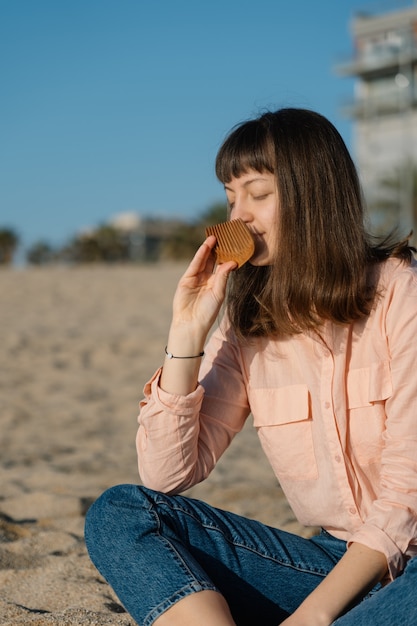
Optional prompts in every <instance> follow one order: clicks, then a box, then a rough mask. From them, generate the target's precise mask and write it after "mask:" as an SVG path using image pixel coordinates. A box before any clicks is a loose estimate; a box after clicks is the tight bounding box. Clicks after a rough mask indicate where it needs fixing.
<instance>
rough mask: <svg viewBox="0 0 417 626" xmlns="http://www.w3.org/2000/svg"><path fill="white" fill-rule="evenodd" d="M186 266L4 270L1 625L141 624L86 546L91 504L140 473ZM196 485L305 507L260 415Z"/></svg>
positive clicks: (249, 500) (274, 512)
mask: <svg viewBox="0 0 417 626" xmlns="http://www.w3.org/2000/svg"><path fill="white" fill-rule="evenodd" d="M183 267H184V266H183V265H175V264H158V265H149V266H146V265H145V266H120V267H104V266H97V267H83V268H41V269H31V268H28V269H26V268H25V269H2V270H1V271H0V293H1V307H0V343H1V346H2V349H1V351H0V423H1V438H0V446H1V454H0V484H1V490H0V624H1V625H2V626H9V625H12V624H13V625H25V626H26V625H28V626H29V625H30V626H35V625H36V626H40V625H49V624H59V625H60V626H67V625H71V626H72V625H80V626H81V625H87V624H88V625H94V626H96V625H103V626H107V625H110V624H111V625H113V624H118V625H125V626H127V625H130V626H134V622H133V620H132V619H131V618H130V617H129V616H128V615H127V614H126V612H125V611H124V609H123V607H122V606H121V605H120V603H119V601H118V599H117V598H116V596H115V595H114V594H113V592H112V590H111V589H110V587H109V586H108V585H107V584H106V583H105V581H104V580H103V579H102V578H101V576H100V575H99V574H98V572H97V571H96V569H95V568H94V566H93V565H92V564H91V562H90V560H89V558H88V556H87V552H86V549H85V546H84V539H83V527H84V516H85V512H86V510H87V509H88V507H89V505H90V504H91V502H92V501H94V500H95V498H97V497H98V496H99V495H100V493H101V492H102V491H104V490H105V489H106V488H107V487H110V486H111V485H115V484H119V483H138V482H139V476H138V472H137V462H136V451H135V433H136V428H137V421H136V419H137V410H138V409H137V407H138V402H139V400H140V399H141V397H142V388H143V385H144V383H145V382H146V380H147V379H148V378H149V377H150V375H151V374H152V373H153V372H154V370H155V369H156V368H157V367H158V365H160V364H161V362H162V360H163V350H164V345H165V339H166V333H167V329H168V324H169V319H170V311H171V299H172V295H173V292H174V289H175V285H176V282H177V279H178V278H179V276H180V274H181V272H182V271H183ZM188 493H189V494H191V495H193V496H194V497H198V498H202V499H205V500H207V501H209V502H210V503H212V504H214V505H216V506H220V507H223V508H227V509H229V510H232V511H235V512H237V513H241V514H244V515H248V516H250V517H253V518H256V519H259V520H262V521H264V522H266V523H269V524H272V525H274V526H279V527H281V528H285V529H287V530H291V531H295V532H298V533H300V534H303V535H306V536H307V535H309V534H311V530H310V529H303V528H302V527H300V526H299V525H298V524H297V522H296V521H295V520H294V518H293V515H292V513H291V511H290V509H289V507H288V505H287V503H286V500H285V498H284V496H283V494H282V492H281V490H280V487H279V485H278V484H277V481H276V479H275V477H274V476H273V474H272V471H271V469H270V468H269V465H268V464H267V461H266V460H265V458H264V456H263V453H262V451H261V449H260V445H259V442H258V440H257V436H256V432H255V430H254V428H253V426H252V423H251V420H250V419H249V420H248V424H247V426H246V427H245V429H244V430H243V431H242V433H240V434H239V435H238V436H237V438H236V439H235V441H234V442H233V444H232V446H231V448H230V449H229V450H228V451H227V453H226V454H225V456H224V457H223V459H222V460H221V461H220V463H219V464H218V466H217V468H216V469H215V471H214V472H213V474H212V475H211V476H210V477H209V479H208V480H207V481H205V482H204V483H203V484H201V485H198V486H196V487H194V488H193V489H192V490H190V491H189V492H188Z"/></svg>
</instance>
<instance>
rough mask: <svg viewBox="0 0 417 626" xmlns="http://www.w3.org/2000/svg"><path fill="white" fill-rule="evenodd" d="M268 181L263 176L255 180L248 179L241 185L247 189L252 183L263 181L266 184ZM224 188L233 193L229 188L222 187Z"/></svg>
mask: <svg viewBox="0 0 417 626" xmlns="http://www.w3.org/2000/svg"><path fill="white" fill-rule="evenodd" d="M267 180H268V179H267V178H264V177H263V176H256V177H255V178H250V179H249V180H247V181H246V182H245V183H243V186H244V187H248V186H249V185H251V184H252V183H256V182H258V181H263V182H266V181H267ZM224 188H225V189H227V190H228V191H233V189H231V188H230V187H228V186H227V185H224Z"/></svg>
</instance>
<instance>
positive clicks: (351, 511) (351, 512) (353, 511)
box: [349, 506, 356, 515]
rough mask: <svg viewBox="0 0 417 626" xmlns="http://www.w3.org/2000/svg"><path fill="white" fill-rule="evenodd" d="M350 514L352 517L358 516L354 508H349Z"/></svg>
mask: <svg viewBox="0 0 417 626" xmlns="http://www.w3.org/2000/svg"><path fill="white" fill-rule="evenodd" d="M349 513H350V514H351V515H356V509H355V507H354V506H351V507H349Z"/></svg>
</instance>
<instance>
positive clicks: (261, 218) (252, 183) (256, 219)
mask: <svg viewBox="0 0 417 626" xmlns="http://www.w3.org/2000/svg"><path fill="white" fill-rule="evenodd" d="M224 188H225V190H226V196H227V201H228V205H229V210H230V219H231V220H234V219H238V218H241V219H242V220H243V221H244V222H245V223H246V225H247V227H248V228H249V230H250V231H251V232H252V234H253V237H254V240H255V254H254V255H253V257H252V258H251V259H250V261H249V262H250V263H251V265H256V266H262V265H272V263H273V259H274V252H275V246H276V230H277V219H278V209H279V200H278V189H277V183H276V179H275V176H274V174H271V173H270V172H257V171H256V170H248V171H247V172H245V173H244V174H242V175H241V176H239V177H237V178H232V179H231V181H229V182H228V183H226V184H225V186H224Z"/></svg>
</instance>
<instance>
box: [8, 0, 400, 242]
mask: <svg viewBox="0 0 417 626" xmlns="http://www.w3.org/2000/svg"><path fill="white" fill-rule="evenodd" d="M396 4H397V5H398V3H395V2H391V3H387V2H369V1H367V0H364V1H362V2H361V1H359V0H298V1H297V0H250V1H249V0H0V79H1V80H0V227H5V226H7V227H11V228H13V229H15V230H16V231H17V232H18V234H19V236H20V237H21V240H22V244H23V245H24V246H29V245H31V244H32V243H34V242H35V241H38V240H40V239H46V240H47V241H49V242H50V243H52V244H53V245H61V244H62V243H64V242H65V241H66V240H67V239H68V238H70V237H71V236H72V235H74V234H75V233H76V232H78V231H79V230H80V229H83V228H85V227H89V226H97V225H99V224H100V223H103V222H105V221H106V220H108V219H109V218H111V217H112V216H113V215H115V214H117V213H121V212H127V211H129V212H130V211H135V212H137V213H139V214H140V215H158V216H170V215H175V216H182V217H185V218H193V217H195V216H198V215H199V214H201V213H202V212H203V211H204V210H205V209H207V208H208V207H209V206H210V205H211V204H212V203H213V202H215V201H218V200H222V199H223V191H222V188H221V186H220V185H219V183H218V182H217V181H216V179H215V176H214V172H213V163H214V158H215V154H216V151H217V149H218V147H219V144H220V143H221V141H222V139H223V138H224V136H225V134H226V133H227V132H228V131H229V130H230V129H231V127H232V126H234V125H235V124H236V123H238V122H240V121H243V120H244V119H247V118H248V117H251V116H253V115H257V114H258V113H259V112H261V111H262V110H264V109H265V108H278V107H280V106H296V107H306V108H311V109H315V110H317V111H319V112H321V113H323V114H324V115H326V116H327V117H328V118H329V119H330V120H331V121H332V122H333V123H334V124H335V125H336V126H337V128H338V129H339V130H340V132H341V133H342V136H343V137H344V139H345V140H346V142H347V144H348V146H349V148H351V149H353V146H352V142H351V124H350V122H349V121H348V120H346V119H343V117H342V116H341V114H340V105H341V103H342V102H343V100H344V99H345V98H349V97H352V95H353V82H352V81H351V80H350V79H346V78H341V77H339V76H338V75H337V73H336V72H335V66H336V65H337V63H338V62H340V61H341V60H346V58H349V57H350V56H351V55H352V50H353V44H352V40H351V34H350V22H351V19H352V17H353V16H354V14H355V12H357V11H359V10H363V9H369V8H371V9H378V8H381V7H382V8H383V9H385V8H386V7H387V5H388V6H389V7H390V8H395V5H396ZM401 4H402V5H404V4H407V3H404V2H403V3H401Z"/></svg>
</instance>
